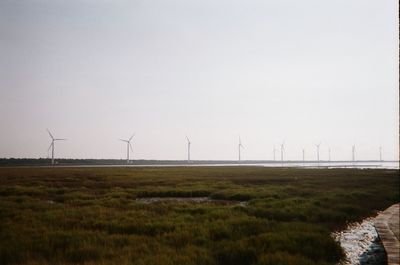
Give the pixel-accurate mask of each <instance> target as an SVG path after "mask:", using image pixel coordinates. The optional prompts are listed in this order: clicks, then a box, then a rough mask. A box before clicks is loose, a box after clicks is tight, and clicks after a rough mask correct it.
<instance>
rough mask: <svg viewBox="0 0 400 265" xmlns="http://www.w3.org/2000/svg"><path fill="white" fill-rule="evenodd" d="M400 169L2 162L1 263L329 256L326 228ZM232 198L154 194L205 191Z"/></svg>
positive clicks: (365, 209) (370, 208) (378, 192)
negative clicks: (10, 164) (206, 199)
mask: <svg viewBox="0 0 400 265" xmlns="http://www.w3.org/2000/svg"><path fill="white" fill-rule="evenodd" d="M398 174H399V171H398V170H356V169H319V170H315V169H295V168H290V169H285V168H261V167H188V168H184V167H176V168H173V167H169V168H18V169H17V168H16V169H6V168H3V169H0V224H1V225H0V264H32V265H33V264H143V265H145V264H151V265H157V264H160V265H161V264H162V265H165V264H167V265H168V264H182V265H183V264H185V265H191V264H204V265H208V264H209V265H216V264H230V265H235V264H240V265H246V264H258V265H266V264H274V265H279V264H282V265H285V264H286V265H294V264H300V265H302V264H304V265H309V264H310V265H312V264H334V263H336V262H337V261H338V260H340V259H341V258H342V257H343V253H342V251H341V249H340V247H339V246H338V244H337V243H336V242H334V241H333V239H332V238H331V237H330V233H331V232H332V231H333V230H335V229H339V228H342V227H344V226H345V225H346V223H348V222H351V221H356V220H360V219H362V218H364V217H366V216H370V215H374V214H375V213H376V212H377V211H378V210H383V209H385V208H386V207H388V206H389V205H391V204H393V203H396V202H398V201H399V176H398ZM204 196H208V197H210V198H213V199H219V200H237V201H247V204H246V207H241V206H238V205H237V204H216V203H211V202H205V203H194V202H190V201H168V200H167V201H159V202H157V203H151V204H146V203H142V202H140V201H138V200H136V199H137V198H146V197H192V198H193V197H204Z"/></svg>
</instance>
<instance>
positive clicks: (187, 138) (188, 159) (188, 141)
mask: <svg viewBox="0 0 400 265" xmlns="http://www.w3.org/2000/svg"><path fill="white" fill-rule="evenodd" d="M186 140H187V145H188V150H187V152H188V158H187V161H188V163H190V144H191V142H190V140H189V137H187V136H186Z"/></svg>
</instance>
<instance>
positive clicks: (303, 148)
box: [302, 148, 305, 163]
mask: <svg viewBox="0 0 400 265" xmlns="http://www.w3.org/2000/svg"><path fill="white" fill-rule="evenodd" d="M302 151H303V163H304V161H305V159H304V158H305V150H304V148H303V150H302Z"/></svg>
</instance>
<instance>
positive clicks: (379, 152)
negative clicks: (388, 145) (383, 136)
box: [379, 146, 382, 161]
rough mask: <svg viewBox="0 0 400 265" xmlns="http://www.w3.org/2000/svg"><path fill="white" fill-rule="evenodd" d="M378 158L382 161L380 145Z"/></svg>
mask: <svg viewBox="0 0 400 265" xmlns="http://www.w3.org/2000/svg"><path fill="white" fill-rule="evenodd" d="M379 160H380V161H382V146H379Z"/></svg>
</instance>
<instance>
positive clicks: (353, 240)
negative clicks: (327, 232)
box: [332, 218, 386, 265]
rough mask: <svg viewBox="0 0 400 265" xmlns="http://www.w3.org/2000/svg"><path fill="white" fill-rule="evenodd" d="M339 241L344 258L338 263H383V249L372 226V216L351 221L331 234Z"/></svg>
mask: <svg viewBox="0 0 400 265" xmlns="http://www.w3.org/2000/svg"><path fill="white" fill-rule="evenodd" d="M332 237H333V238H334V239H335V240H336V241H337V242H339V243H340V245H341V247H342V249H343V251H344V253H345V255H346V259H345V260H344V261H342V262H341V263H339V264H340V265H358V264H360V265H367V264H368V265H385V264H386V255H385V249H384V248H383V245H382V243H381V241H380V239H379V237H378V234H377V232H376V230H375V227H374V218H367V219H364V220H363V221H362V222H361V223H352V224H349V225H348V226H347V228H346V229H345V230H342V231H338V232H335V233H333V234H332Z"/></svg>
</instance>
